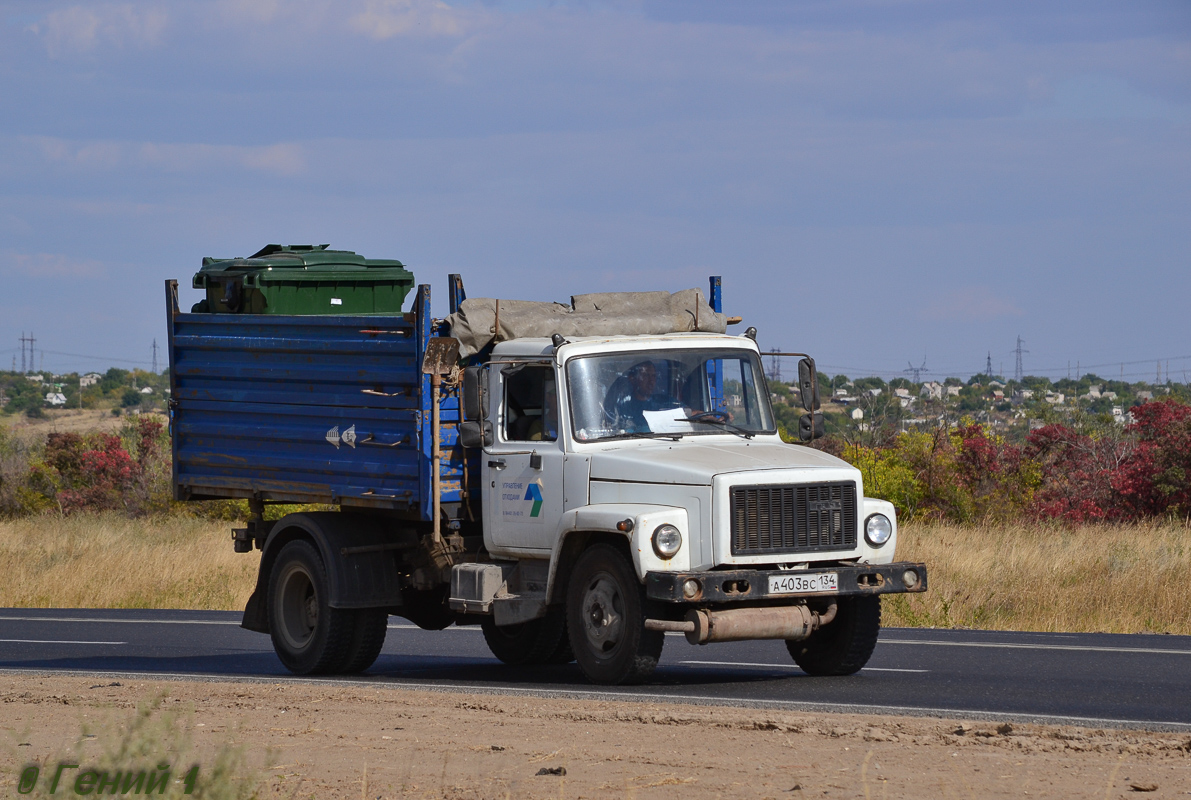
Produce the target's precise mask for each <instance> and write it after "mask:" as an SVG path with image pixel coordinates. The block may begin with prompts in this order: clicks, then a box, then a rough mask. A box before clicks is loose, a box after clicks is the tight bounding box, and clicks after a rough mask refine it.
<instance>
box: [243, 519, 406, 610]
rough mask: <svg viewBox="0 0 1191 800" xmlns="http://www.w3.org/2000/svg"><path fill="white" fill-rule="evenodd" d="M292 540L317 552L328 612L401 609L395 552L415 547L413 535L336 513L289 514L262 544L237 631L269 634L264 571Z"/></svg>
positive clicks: (266, 579) (266, 576) (377, 522)
mask: <svg viewBox="0 0 1191 800" xmlns="http://www.w3.org/2000/svg"><path fill="white" fill-rule="evenodd" d="M395 534H396V535H395ZM295 539H305V540H307V541H309V542H312V543H313V544H314V545H315V547H317V548H318V552H319V555H320V556H322V560H323V566H324V568H325V569H326V570H327V580H328V582H329V583H330V585H331V597H330V598H329V600H328V602H329V604H330V606H331V607H332V608H382V607H393V606H399V605H401V576H400V574H399V573H398V570H397V559H396V558H395V557H394V551H397V550H401V549H405V548H406V547H407V546H412V545H413V544H415V543H416V536H415V534H414V533H413V532H412V531H410V532H408V533H404V534H397V533H396V532H395V531H394V530H393V529H392V528H391V527H388V526H386V525H385V524H384V523H383V521H381V520H378V519H374V518H371V517H368V516H364V515H357V514H344V513H342V512H338V511H315V512H307V513H301V514H289V515H288V516H285V517H282V518H281V519H280V520H278V521H277V523H276V524H275V525H274V526H273V530H272V531H270V532H269V536H268V538H267V539H266V540H265V546H264V547H263V548H262V552H261V565H260V570H259V572H258V573H257V578H256V589H255V590H254V591H253V593H252V596H251V597H250V598H248V604H247V605H246V606H245V607H244V620H243V622H241V623H240V626H241V627H243V628H247V629H248V630H250V631H257V632H259V633H268V632H269V623H268V611H267V608H266V605H265V604H266V601H267V597H266V596H267V594H268V591H269V573H270V572H271V571H272V569H273V563H274V562H275V561H276V560H277V554H278V553H280V552H281V548H283V547H284V546H285V545H286V544H288V543H289V542H292V541H294V540H295ZM406 540H408V541H406Z"/></svg>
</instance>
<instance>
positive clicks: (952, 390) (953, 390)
mask: <svg viewBox="0 0 1191 800" xmlns="http://www.w3.org/2000/svg"><path fill="white" fill-rule="evenodd" d="M962 388H964V387H962V386H948V387H947V396H948V397H959V390H960V389H962Z"/></svg>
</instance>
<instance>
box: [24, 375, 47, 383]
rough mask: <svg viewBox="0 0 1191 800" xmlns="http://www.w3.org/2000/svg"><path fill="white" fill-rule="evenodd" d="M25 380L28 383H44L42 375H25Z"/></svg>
mask: <svg viewBox="0 0 1191 800" xmlns="http://www.w3.org/2000/svg"><path fill="white" fill-rule="evenodd" d="M25 380H27V381H29V382H30V383H45V376H44V375H26V376H25Z"/></svg>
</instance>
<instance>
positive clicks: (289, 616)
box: [268, 540, 356, 675]
mask: <svg viewBox="0 0 1191 800" xmlns="http://www.w3.org/2000/svg"><path fill="white" fill-rule="evenodd" d="M330 596H331V592H330V583H329V582H328V580H327V572H326V569H324V567H323V562H322V559H321V558H320V557H319V554H318V550H316V549H315V547H314V545H312V544H310V543H309V542H307V541H303V540H298V541H294V542H290V543H289V544H287V545H285V547H283V548H282V549H281V552H280V553H278V554H277V560H276V561H275V562H274V563H273V569H272V570H271V571H270V572H269V604H268V612H269V632H270V636H271V638H272V639H273V649H274V650H275V651H276V653H277V657H278V658H280V659H281V663H282V664H284V665H285V668H286V669H288V670H289V671H290V672H292V673H294V674H295V675H326V674H329V673H334V672H338V671H339V670H340V669H341V668H342V667H343V665H344V664H345V663H346V662H347V660H348V657H349V656H350V655H351V653H350V648H351V645H352V640H353V637H354V634H355V630H356V626H355V615H354V612H351V611H345V610H342V609H338V608H331V606H330V605H329V600H330Z"/></svg>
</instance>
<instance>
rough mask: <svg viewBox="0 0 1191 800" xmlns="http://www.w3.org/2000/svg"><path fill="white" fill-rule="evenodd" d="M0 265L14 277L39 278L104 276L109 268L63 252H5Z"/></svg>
mask: <svg viewBox="0 0 1191 800" xmlns="http://www.w3.org/2000/svg"><path fill="white" fill-rule="evenodd" d="M0 264H3V267H0V269H2V270H3V271H5V272H9V273H11V275H12V276H13V277H16V276H19V277H21V278H23V279H26V280H28V279H32V280H38V279H41V278H102V277H104V276H105V275H106V274H107V269H106V268H105V267H104V265H103V264H102V263H100V262H98V261H94V260H91V259H80V258H73V257H71V256H66V255H62V254H61V253H11V252H10V253H4V254H2V255H0Z"/></svg>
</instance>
